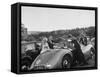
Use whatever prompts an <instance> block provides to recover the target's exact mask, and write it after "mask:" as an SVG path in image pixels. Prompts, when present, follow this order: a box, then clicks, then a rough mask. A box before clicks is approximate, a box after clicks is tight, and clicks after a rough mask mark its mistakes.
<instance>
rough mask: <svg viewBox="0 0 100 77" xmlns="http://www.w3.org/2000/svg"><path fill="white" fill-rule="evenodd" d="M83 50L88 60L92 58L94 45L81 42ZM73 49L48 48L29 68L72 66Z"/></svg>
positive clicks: (64, 67)
mask: <svg viewBox="0 0 100 77" xmlns="http://www.w3.org/2000/svg"><path fill="white" fill-rule="evenodd" d="M80 46H81V49H82V52H83V54H84V56H85V59H86V61H88V60H89V59H90V58H92V51H93V46H92V45H91V44H88V45H87V46H84V45H82V44H80ZM71 51H73V49H71V48H65V49H48V50H47V51H46V52H44V53H41V54H40V55H39V56H37V58H36V59H35V60H34V61H33V63H32V64H31V66H30V68H29V70H42V69H57V68H63V69H66V68H71V65H72V63H73V54H72V52H71Z"/></svg>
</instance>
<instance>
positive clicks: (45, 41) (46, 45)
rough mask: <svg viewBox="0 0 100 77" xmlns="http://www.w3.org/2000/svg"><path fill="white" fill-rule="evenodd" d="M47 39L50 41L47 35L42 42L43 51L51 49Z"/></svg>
mask: <svg viewBox="0 0 100 77" xmlns="http://www.w3.org/2000/svg"><path fill="white" fill-rule="evenodd" d="M47 41H48V39H47V38H46V37H44V38H43V40H42V43H41V48H42V50H41V53H43V52H45V51H47V50H48V49H50V48H49V45H48V42H47Z"/></svg>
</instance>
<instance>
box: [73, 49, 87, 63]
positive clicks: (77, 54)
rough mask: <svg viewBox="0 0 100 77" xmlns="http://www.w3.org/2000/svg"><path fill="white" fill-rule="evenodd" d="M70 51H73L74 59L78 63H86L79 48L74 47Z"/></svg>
mask: <svg viewBox="0 0 100 77" xmlns="http://www.w3.org/2000/svg"><path fill="white" fill-rule="evenodd" d="M72 53H73V57H74V60H75V61H78V62H79V64H81V63H83V64H85V63H86V61H85V57H84V54H83V53H82V50H81V49H75V50H74V51H73V52H72Z"/></svg>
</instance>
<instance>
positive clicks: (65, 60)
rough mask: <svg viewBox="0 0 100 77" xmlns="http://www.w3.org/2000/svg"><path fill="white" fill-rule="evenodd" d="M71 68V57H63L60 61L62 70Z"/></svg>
mask: <svg viewBox="0 0 100 77" xmlns="http://www.w3.org/2000/svg"><path fill="white" fill-rule="evenodd" d="M70 67H71V57H70V56H69V55H65V56H64V57H63V59H62V68H63V69H66V68H70Z"/></svg>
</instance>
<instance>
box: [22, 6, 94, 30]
mask: <svg viewBox="0 0 100 77" xmlns="http://www.w3.org/2000/svg"><path fill="white" fill-rule="evenodd" d="M21 11H22V12H21V16H22V17H21V18H22V20H21V22H22V24H24V26H25V27H26V28H27V29H28V31H43V32H44V31H54V30H66V29H74V28H83V27H89V26H95V11H93V10H79V9H61V8H43V7H31V6H30V7H26V6H22V8H21Z"/></svg>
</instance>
